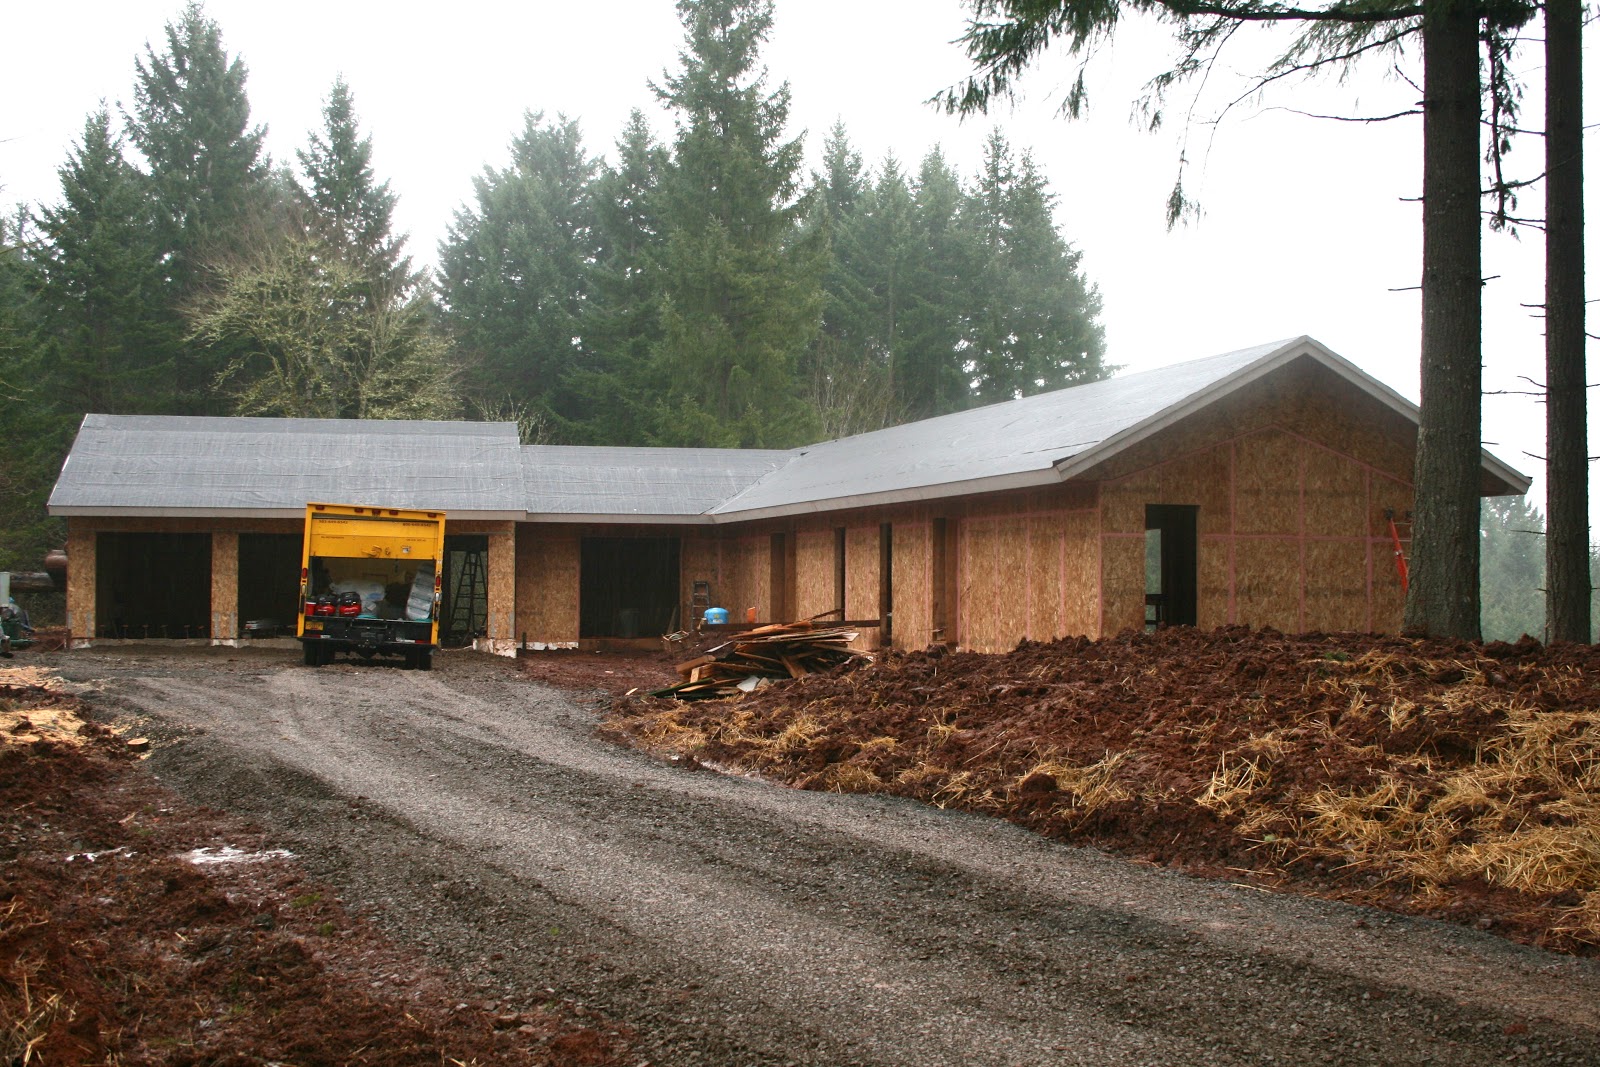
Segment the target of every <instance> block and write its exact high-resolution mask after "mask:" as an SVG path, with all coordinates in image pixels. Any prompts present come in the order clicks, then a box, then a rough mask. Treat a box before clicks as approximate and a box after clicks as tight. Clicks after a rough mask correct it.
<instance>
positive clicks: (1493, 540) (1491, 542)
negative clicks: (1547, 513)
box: [1478, 496, 1545, 641]
mask: <svg viewBox="0 0 1600 1067" xmlns="http://www.w3.org/2000/svg"><path fill="white" fill-rule="evenodd" d="M1480 524H1481V528H1482V535H1481V538H1482V540H1481V547H1480V549H1479V553H1478V558H1479V560H1480V564H1479V566H1480V568H1481V572H1480V582H1481V587H1482V590H1483V618H1482V626H1483V639H1484V640H1485V641H1515V640H1516V639H1517V638H1519V637H1521V636H1522V635H1523V634H1531V635H1532V636H1534V637H1536V638H1540V639H1541V640H1542V639H1543V637H1544V633H1545V627H1544V612H1545V607H1544V602H1545V594H1544V589H1545V582H1544V578H1545V567H1544V542H1545V527H1544V517H1543V516H1542V515H1540V514H1539V512H1538V509H1536V508H1535V507H1534V506H1533V505H1532V504H1530V503H1529V502H1528V500H1527V498H1526V497H1520V496H1504V497H1484V498H1483V512H1482V517H1481V520H1480Z"/></svg>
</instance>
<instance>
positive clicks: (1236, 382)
mask: <svg viewBox="0 0 1600 1067" xmlns="http://www.w3.org/2000/svg"><path fill="white" fill-rule="evenodd" d="M1302 356H1309V357H1310V358H1312V359H1314V360H1316V361H1317V362H1318V363H1319V364H1321V365H1322V366H1324V367H1326V368H1327V369H1328V370H1330V371H1332V372H1333V373H1335V374H1337V375H1338V376H1339V377H1341V378H1343V379H1344V380H1345V381H1347V382H1349V383H1350V384H1351V385H1353V386H1355V387H1356V388H1358V389H1360V390H1361V391H1362V392H1364V393H1366V394H1367V395H1368V396H1370V397H1372V398H1373V399H1374V400H1377V401H1378V402H1379V403H1380V404H1383V405H1384V406H1385V407H1387V408H1389V409H1390V410H1391V411H1393V412H1395V413H1396V414H1397V415H1400V416H1402V417H1404V418H1405V419H1406V420H1407V421H1409V422H1411V423H1413V424H1416V423H1418V422H1419V421H1420V420H1421V417H1422V412H1421V409H1419V408H1418V407H1417V405H1415V404H1413V403H1412V402H1411V401H1409V400H1407V399H1406V398H1405V397H1404V396H1401V395H1400V394H1399V393H1397V392H1395V391H1394V390H1393V389H1391V388H1389V387H1388V386H1387V385H1385V384H1383V383H1382V382H1380V381H1378V380H1377V379H1376V378H1374V377H1372V376H1371V375H1370V374H1367V373H1366V372H1364V371H1362V370H1361V368H1359V367H1357V366H1356V365H1355V364H1354V363H1351V362H1350V361H1349V360H1347V359H1345V358H1344V357H1343V356H1341V355H1339V354H1338V353H1337V352H1334V351H1333V350H1331V349H1329V348H1327V347H1326V346H1324V345H1323V344H1322V343H1321V342H1320V341H1317V340H1316V339H1315V338H1312V337H1309V336H1305V335H1302V336H1300V337H1296V338H1294V339H1293V340H1290V341H1286V342H1284V344H1283V347H1281V348H1279V349H1278V351H1276V352H1274V353H1273V354H1272V355H1270V356H1267V357H1265V358H1263V359H1259V360H1257V361H1255V362H1254V363H1251V364H1249V365H1248V366H1245V367H1241V368H1240V369H1239V370H1237V371H1234V372H1233V373H1232V374H1229V375H1226V376H1224V377H1222V378H1219V379H1217V380H1216V381H1214V382H1212V383H1211V384H1210V385H1207V386H1206V387H1205V388H1203V389H1200V390H1197V391H1196V392H1195V393H1193V394H1191V395H1190V396H1189V397H1187V398H1186V399H1185V400H1183V401H1182V402H1181V403H1178V404H1174V405H1173V406H1172V407H1169V408H1165V409H1163V410H1162V411H1158V412H1157V413H1156V414H1154V415H1152V416H1150V417H1149V418H1148V419H1145V420H1144V421H1143V422H1140V423H1137V424H1135V425H1133V426H1130V427H1128V428H1127V429H1125V430H1122V431H1120V432H1118V433H1115V434H1113V435H1111V436H1110V437H1108V438H1106V439H1105V440H1104V441H1101V442H1100V443H1099V444H1097V445H1094V446H1093V447H1091V448H1086V449H1084V450H1083V451H1082V452H1079V453H1078V454H1077V455H1074V456H1068V457H1066V458H1065V459H1062V460H1058V461H1057V462H1056V464H1055V469H1056V471H1057V472H1058V474H1059V475H1060V477H1061V478H1062V479H1068V478H1073V477H1076V476H1077V475H1080V474H1082V473H1084V472H1085V471H1087V470H1090V469H1091V468H1093V467H1096V466H1098V465H1100V464H1101V463H1104V462H1105V461H1106V460H1109V459H1111V458H1112V457H1114V456H1116V455H1118V454H1119V453H1121V452H1124V451H1126V450H1127V449H1129V448H1132V447H1133V446H1134V445H1136V444H1139V443H1140V442H1142V441H1144V440H1146V439H1148V438H1150V437H1153V436H1154V435H1156V434H1158V433H1160V432H1162V431H1163V430H1166V429H1168V428H1170V427H1171V426H1173V425H1175V424H1176V423H1178V422H1180V421H1182V420H1183V419H1186V418H1188V417H1189V416H1190V415H1193V414H1194V413H1195V412H1197V411H1199V410H1201V409H1202V408H1204V407H1207V406H1208V405H1210V404H1213V403H1215V402H1216V401H1217V400H1219V399H1221V398H1222V397H1224V396H1227V395H1228V394H1230V393H1233V392H1235V391H1237V390H1239V389H1242V388H1244V387H1245V386H1246V385H1249V384H1250V383H1252V382H1255V381H1259V380H1260V379H1262V378H1264V377H1266V376H1267V375H1268V374H1271V373H1273V372H1274V371H1276V370H1278V369H1280V368H1281V367H1283V366H1284V365H1285V364H1287V363H1290V362H1293V361H1294V360H1296V359H1299V358H1301V357H1302ZM1481 452H1482V459H1481V465H1482V467H1483V469H1484V470H1486V471H1488V472H1489V474H1490V475H1492V476H1493V477H1495V478H1497V479H1499V480H1500V481H1501V482H1502V483H1503V484H1504V486H1505V488H1506V490H1507V492H1505V493H1490V492H1485V493H1483V494H1481V495H1483V496H1521V495H1522V494H1523V493H1526V492H1527V491H1528V486H1529V485H1531V484H1532V479H1531V478H1530V477H1529V476H1528V475H1526V474H1523V473H1522V472H1521V471H1519V470H1517V469H1516V468H1514V467H1512V466H1511V465H1510V464H1508V463H1506V462H1504V461H1503V460H1501V459H1500V458H1499V457H1498V456H1495V455H1494V454H1493V453H1491V452H1490V451H1489V450H1488V449H1482V450H1481Z"/></svg>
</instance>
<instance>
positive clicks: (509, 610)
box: [486, 521, 518, 655]
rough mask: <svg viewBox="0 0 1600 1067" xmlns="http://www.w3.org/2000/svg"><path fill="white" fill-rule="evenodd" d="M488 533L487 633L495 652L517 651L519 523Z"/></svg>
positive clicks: (508, 653) (498, 525)
mask: <svg viewBox="0 0 1600 1067" xmlns="http://www.w3.org/2000/svg"><path fill="white" fill-rule="evenodd" d="M488 534H489V560H488V563H489V574H488V579H489V582H488V584H489V604H488V618H487V620H486V622H487V624H488V629H489V632H488V634H487V635H486V636H487V637H488V639H489V640H490V642H492V645H491V647H492V648H493V649H494V650H495V651H503V652H505V653H506V654H507V655H511V654H514V651H515V650H514V649H512V648H511V647H510V646H511V643H512V642H513V641H515V640H516V639H517V634H518V630H517V619H516V616H517V532H516V523H513V522H509V521H508V522H503V523H496V524H495V528H494V529H491V530H489V531H488Z"/></svg>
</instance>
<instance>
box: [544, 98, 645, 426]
mask: <svg viewBox="0 0 1600 1067" xmlns="http://www.w3.org/2000/svg"><path fill="white" fill-rule="evenodd" d="M616 147H617V164H616V166H615V167H606V168H604V169H603V170H602V172H601V173H600V176H599V177H598V178H597V179H596V181H595V183H594V196H593V203H594V212H595V215H594V218H595V244H596V248H597V253H596V256H595V262H594V268H593V270H592V271H591V272H590V283H591V284H590V294H589V300H588V302H587V303H586V304H585V306H584V310H583V339H584V345H583V347H584V351H585V355H586V356H587V357H588V358H587V361H586V363H585V365H583V366H580V367H577V368H575V369H574V370H573V372H572V373H571V374H570V375H569V376H568V381H569V385H570V388H571V390H572V394H573V399H574V405H575V411H574V414H573V424H572V425H571V426H570V428H568V429H567V430H566V431H565V436H567V437H568V438H569V439H571V440H573V441H576V442H580V443H587V444H602V445H623V444H644V443H646V441H647V440H648V433H649V418H650V404H649V398H651V397H653V396H654V395H656V393H657V391H658V390H659V389H660V388H661V386H662V381H661V375H659V374H658V373H656V368H655V365H654V364H653V362H652V353H653V352H654V351H655V349H656V347H657V346H658V345H659V344H660V343H661V272H660V268H659V267H658V265H657V263H656V259H657V256H658V254H659V252H660V247H659V245H660V239H661V220H660V218H659V217H658V210H659V205H658V203H657V200H658V194H659V189H660V184H661V175H662V172H663V171H664V170H665V169H666V166H667V153H666V150H665V149H663V148H662V147H661V146H660V145H659V144H657V143H656V141H655V138H654V137H653V136H652V134H651V132H650V127H649V124H648V123H647V122H646V121H645V117H644V113H643V112H641V111H638V110H635V111H634V112H633V113H632V114H631V115H630V116H629V118H628V125H627V127H626V128H625V129H624V130H623V133H622V137H621V139H620V140H618V141H617V146H616Z"/></svg>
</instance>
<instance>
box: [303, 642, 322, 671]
mask: <svg viewBox="0 0 1600 1067" xmlns="http://www.w3.org/2000/svg"><path fill="white" fill-rule="evenodd" d="M301 644H302V645H304V646H305V650H306V666H307V667H320V666H322V649H320V648H318V647H317V643H316V642H315V641H302V642H301Z"/></svg>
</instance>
